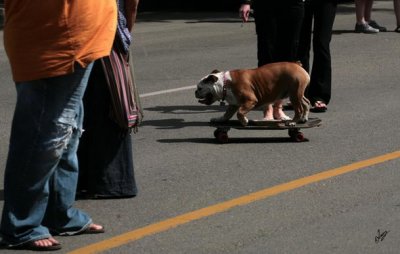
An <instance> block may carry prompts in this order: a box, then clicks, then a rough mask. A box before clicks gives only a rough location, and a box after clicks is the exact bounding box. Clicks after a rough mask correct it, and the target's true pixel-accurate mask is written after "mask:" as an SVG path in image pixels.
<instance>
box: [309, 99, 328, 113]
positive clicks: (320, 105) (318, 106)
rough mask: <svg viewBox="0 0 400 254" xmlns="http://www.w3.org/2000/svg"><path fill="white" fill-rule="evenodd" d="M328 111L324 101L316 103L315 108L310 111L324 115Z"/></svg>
mask: <svg viewBox="0 0 400 254" xmlns="http://www.w3.org/2000/svg"><path fill="white" fill-rule="evenodd" d="M327 110H328V108H327V107H326V104H325V102H323V101H316V102H315V103H314V107H312V108H311V109H310V111H311V112H315V113H322V112H325V111H327Z"/></svg>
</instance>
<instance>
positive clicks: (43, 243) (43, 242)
mask: <svg viewBox="0 0 400 254" xmlns="http://www.w3.org/2000/svg"><path fill="white" fill-rule="evenodd" d="M59 244H60V243H59V242H58V241H57V240H56V239H54V238H53V237H49V238H45V239H40V240H36V241H34V242H32V245H34V246H36V247H49V246H55V245H59Z"/></svg>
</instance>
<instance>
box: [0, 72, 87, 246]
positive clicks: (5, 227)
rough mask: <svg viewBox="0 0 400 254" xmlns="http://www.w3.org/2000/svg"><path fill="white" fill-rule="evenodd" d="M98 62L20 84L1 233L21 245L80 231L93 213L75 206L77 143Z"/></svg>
mask: <svg viewBox="0 0 400 254" xmlns="http://www.w3.org/2000/svg"><path fill="white" fill-rule="evenodd" d="M91 68H92V65H90V66H89V67H87V68H86V69H85V68H82V67H80V66H79V65H76V66H75V72H74V73H72V74H68V75H64V76H59V77H54V78H47V79H41V80H35V81H30V82H21V83H17V84H16V89H17V104H16V107H15V112H14V118H13V122H12V128H11V138H10V146H9V152H8V158H7V164H6V170H5V176H4V178H5V179H4V208H3V214H2V221H1V226H0V233H1V236H2V238H3V242H5V243H6V244H8V245H9V246H16V245H20V244H23V243H25V242H29V241H33V240H38V239H43V238H48V237H49V236H50V233H52V234H67V235H70V234H76V233H79V232H80V231H82V230H84V229H85V228H86V227H87V226H88V225H89V224H90V223H91V218H90V217H89V216H88V215H87V214H86V213H84V212H82V211H80V210H78V209H75V208H73V207H72V205H73V203H74V201H75V192H76V185H77V179H78V161H77V155H76V152H77V148H78V143H79V137H80V136H81V132H82V122H83V103H82V97H83V94H84V92H85V89H86V85H87V82H88V78H89V74H90V71H91Z"/></svg>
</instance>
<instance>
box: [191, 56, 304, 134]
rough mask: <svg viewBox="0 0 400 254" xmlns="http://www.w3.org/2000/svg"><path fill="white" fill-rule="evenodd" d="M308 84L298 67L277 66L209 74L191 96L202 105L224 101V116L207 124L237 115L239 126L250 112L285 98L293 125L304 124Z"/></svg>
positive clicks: (299, 66)
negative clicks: (193, 95)
mask: <svg viewBox="0 0 400 254" xmlns="http://www.w3.org/2000/svg"><path fill="white" fill-rule="evenodd" d="M309 82H310V76H309V75H308V73H307V72H306V71H305V70H304V69H303V68H302V67H301V64H300V63H293V62H279V63H271V64H266V65H264V66H261V67H259V68H256V69H241V70H231V71H226V72H220V71H213V72H212V73H211V74H209V75H207V76H206V77H204V78H203V79H201V80H200V82H199V83H198V85H197V90H196V92H195V96H196V98H197V99H199V102H200V103H202V104H206V105H211V104H213V103H214V102H215V101H217V100H220V101H224V100H226V101H227V102H228V104H229V106H228V108H227V110H226V112H225V114H224V115H223V116H222V117H219V118H213V119H211V121H214V122H223V121H227V120H229V119H231V118H232V116H233V115H234V114H235V113H236V112H237V118H238V119H239V121H240V122H241V124H242V125H243V126H246V125H247V123H248V119H247V117H246V114H247V113H248V112H250V111H251V110H252V109H254V108H257V107H260V106H263V105H266V104H271V103H274V102H275V101H276V100H279V99H284V98H286V97H289V98H290V101H291V103H292V105H293V109H294V112H295V115H294V118H293V121H294V122H298V123H300V122H302V123H304V122H306V121H307V120H308V113H309V110H310V101H309V100H308V99H307V98H306V97H305V96H304V91H305V89H306V87H307V86H308V84H309Z"/></svg>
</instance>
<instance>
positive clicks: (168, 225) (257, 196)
mask: <svg viewBox="0 0 400 254" xmlns="http://www.w3.org/2000/svg"><path fill="white" fill-rule="evenodd" d="M398 158H400V150H399V151H395V152H392V153H388V154H385V155H381V156H378V157H374V158H371V159H367V160H364V161H359V162H355V163H352V164H349V165H346V166H343V167H339V168H335V169H331V170H327V171H324V172H321V173H318V174H315V175H311V176H307V177H304V178H300V179H296V180H294V181H291V182H287V183H284V184H280V185H277V186H274V187H271V188H267V189H264V190H261V191H257V192H253V193H250V194H248V195H245V196H241V197H239V198H235V199H231V200H228V201H225V202H222V203H219V204H216V205H212V206H208V207H205V208H202V209H199V210H195V211H192V212H189V213H185V214H182V215H179V216H177V217H174V218H170V219H167V220H164V221H161V222H157V223H154V224H151V225H148V226H145V227H142V228H139V229H136V230H133V231H131V232H127V233H125V234H121V235H118V236H115V237H112V238H110V239H106V240H104V241H101V242H98V243H95V244H91V245H88V246H86V247H83V248H80V249H76V250H74V251H72V252H70V254H75V253H76V254H78V253H79V254H80V253H99V252H101V251H105V250H108V249H112V248H115V247H118V246H121V245H124V244H127V243H130V242H133V241H135V240H138V239H141V238H143V237H145V236H149V235H153V234H156V233H159V232H163V231H166V230H169V229H172V228H175V227H177V226H179V225H182V224H186V223H189V222H192V221H194V220H198V219H201V218H204V217H207V216H211V215H214V214H217V213H221V212H224V211H227V210H229V209H232V208H234V207H238V206H243V205H246V204H249V203H252V202H255V201H257V200H262V199H265V198H268V197H271V196H274V195H277V194H280V193H282V192H287V191H290V190H294V189H297V188H300V187H302V186H305V185H308V184H311V183H316V182H319V181H322V180H326V179H329V178H332V177H335V176H339V175H342V174H346V173H349V172H352V171H355V170H359V169H362V168H365V167H370V166H373V165H377V164H380V163H383V162H386V161H390V160H394V159H398Z"/></svg>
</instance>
